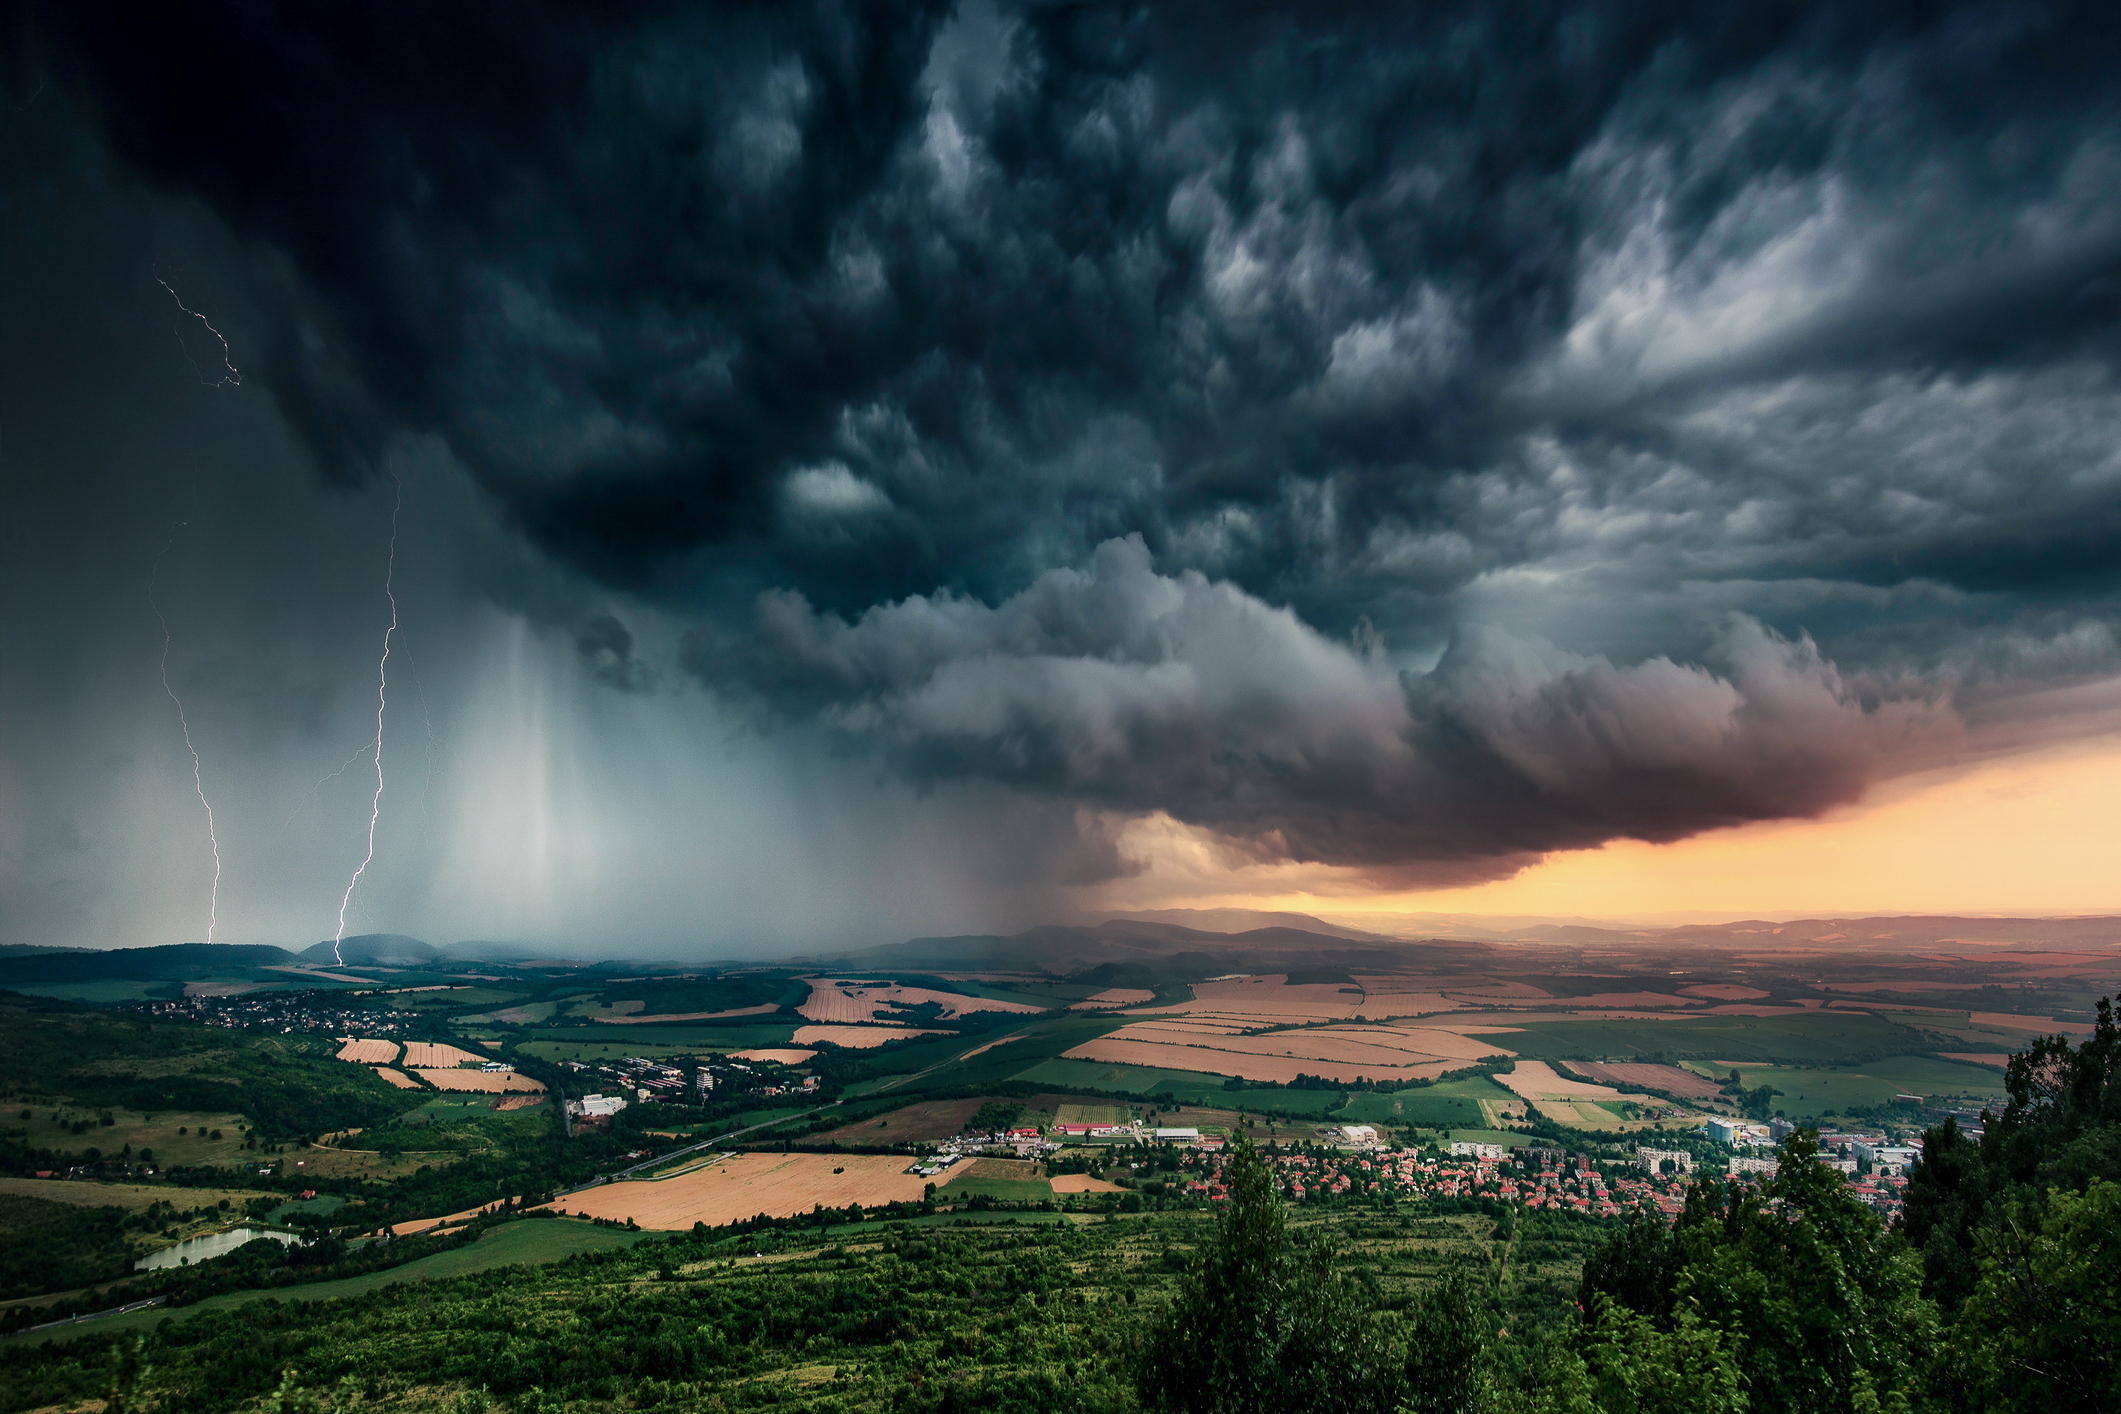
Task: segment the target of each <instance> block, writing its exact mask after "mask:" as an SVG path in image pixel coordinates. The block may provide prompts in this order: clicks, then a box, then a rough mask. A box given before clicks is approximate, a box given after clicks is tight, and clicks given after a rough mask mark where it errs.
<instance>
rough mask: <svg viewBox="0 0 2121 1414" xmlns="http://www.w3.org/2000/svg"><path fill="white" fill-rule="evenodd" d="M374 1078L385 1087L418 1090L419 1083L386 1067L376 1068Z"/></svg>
mask: <svg viewBox="0 0 2121 1414" xmlns="http://www.w3.org/2000/svg"><path fill="white" fill-rule="evenodd" d="M376 1078H377V1079H378V1080H381V1081H382V1082H383V1083H384V1084H386V1085H395V1086H397V1087H398V1088H399V1089H400V1090H417V1089H419V1088H420V1082H419V1081H417V1080H415V1079H413V1078H412V1077H411V1076H409V1075H407V1074H406V1073H405V1072H404V1071H402V1070H392V1069H391V1068H390V1067H389V1066H387V1065H379V1066H377V1067H376Z"/></svg>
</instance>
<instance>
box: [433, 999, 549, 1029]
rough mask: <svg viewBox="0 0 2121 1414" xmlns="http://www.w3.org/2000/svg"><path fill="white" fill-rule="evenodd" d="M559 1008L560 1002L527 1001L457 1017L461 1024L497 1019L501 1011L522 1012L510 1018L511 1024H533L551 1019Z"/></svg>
mask: <svg viewBox="0 0 2121 1414" xmlns="http://www.w3.org/2000/svg"><path fill="white" fill-rule="evenodd" d="M559 1009H560V1004H559V1003H558V1002H525V1003H523V1004H522V1005H521V1006H512V1007H509V1006H503V1007H495V1008H494V1009H493V1010H492V1011H487V1012H481V1013H479V1014H478V1015H476V1016H460V1017H458V1018H457V1024H458V1025H460V1026H461V1025H472V1024H479V1023H486V1022H491V1021H493V1020H495V1018H496V1016H497V1015H498V1014H499V1013H501V1012H510V1013H514V1012H520V1013H522V1015H521V1016H512V1017H511V1018H510V1024H513V1025H517V1026H532V1025H535V1024H536V1023H538V1022H540V1021H545V1020H549V1019H550V1018H551V1016H552V1014H553V1013H554V1012H556V1011H558V1010H559Z"/></svg>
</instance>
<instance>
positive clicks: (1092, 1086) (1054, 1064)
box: [1009, 1059, 1340, 1115]
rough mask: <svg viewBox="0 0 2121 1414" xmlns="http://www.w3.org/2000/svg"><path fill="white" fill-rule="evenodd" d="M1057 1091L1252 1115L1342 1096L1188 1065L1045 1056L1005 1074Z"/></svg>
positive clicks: (1320, 1104)
mask: <svg viewBox="0 0 2121 1414" xmlns="http://www.w3.org/2000/svg"><path fill="white" fill-rule="evenodd" d="M1009 1078H1010V1079H1011V1080H1013V1081H1016V1082H1018V1083H1020V1084H1026V1085H1046V1086H1051V1087H1052V1088H1053V1089H1056V1090H1089V1091H1098V1090H1103V1091H1108V1092H1111V1093H1114V1094H1121V1095H1174V1096H1176V1097H1177V1098H1178V1101H1179V1103H1181V1104H1187V1105H1208V1106H1212V1107H1215V1108H1217V1109H1226V1110H1249V1111H1251V1112H1253V1113H1255V1114H1266V1113H1270V1112H1271V1113H1274V1114H1300V1115H1323V1114H1324V1113H1325V1112H1326V1110H1327V1109H1328V1108H1329V1107H1330V1106H1332V1105H1333V1104H1335V1103H1336V1102H1337V1101H1338V1100H1339V1099H1340V1092H1339V1091H1338V1090H1226V1089H1224V1088H1223V1084H1224V1077H1222V1076H1220V1075H1206V1074H1203V1073H1201V1072H1199V1071H1192V1070H1157V1069H1154V1068H1152V1067H1150V1066H1140V1065H1129V1066H1121V1065H1113V1064H1111V1063H1110V1062H1107V1061H1078V1060H1059V1059H1055V1060H1048V1061H1041V1062H1039V1063H1038V1064H1037V1065H1035V1066H1032V1067H1031V1068H1030V1069H1029V1070H1024V1071H1019V1072H1018V1073H1017V1074H1015V1075H1012V1076H1010V1077H1009Z"/></svg>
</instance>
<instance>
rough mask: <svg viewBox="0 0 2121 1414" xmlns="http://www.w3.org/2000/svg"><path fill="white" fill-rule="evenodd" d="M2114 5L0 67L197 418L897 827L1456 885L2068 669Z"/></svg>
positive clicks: (2108, 642) (1902, 742)
mask: <svg viewBox="0 0 2121 1414" xmlns="http://www.w3.org/2000/svg"><path fill="white" fill-rule="evenodd" d="M2117 23H2121V21H2117V20H2116V19H2115V18H2114V17H2113V14H2112V12H2111V11H2109V10H2107V9H2100V8H2095V7H2082V8H2077V7H2069V6H2060V5H2057V6H2039V5H2016V4H2014V5H1994V6H1983V5H1967V6H1957V7H1949V6H1943V7H1940V6H1927V5H1924V6H1906V7H1894V6H1866V7H1854V8H1852V7H1835V6H1809V7H1808V6H1801V5H1773V6H1760V5H1729V6H1717V5H1669V6H1659V5H1639V4H1636V5H1611V6H1597V5H1582V6H1571V5H1553V6H1533V7H1507V8H1501V7H1491V6H1490V7H1483V6H1457V7H1453V6H1420V7H1415V6H1404V5H1401V6H1323V7H1321V6H1304V7H1271V6H1240V7H1233V6H1186V5H1161V6H1146V7H1127V6H1118V5H1111V6H1099V5H1079V6H1077V5H1069V6H1062V5H1051V6H1047V5H1029V6H1024V7H1011V6H999V7H997V6H988V5H979V4H966V5H962V6H958V7H955V8H952V7H949V6H945V5H928V6H915V5H904V6H895V7H893V6H854V5H846V6H842V5H834V4H829V3H814V4H806V5H757V6H723V7H713V8H703V7H685V6H674V5H654V6H634V7H626V6H603V7H595V8H590V7H583V8H580V9H576V8H572V7H564V6H554V5H532V6H524V5H510V6H498V5H485V6H445V7H439V8H435V7H390V6H369V7H361V8H358V9H354V10H341V9H330V10H313V9H301V8H296V9H292V10H288V11H285V12H268V11H264V10H259V9H256V8H254V7H248V6H217V5H205V6H196V7H191V8H189V9H185V10H181V11H179V10H167V11H158V12H154V13H152V14H150V15H146V16H143V17H131V16H128V17H127V18H126V19H125V20H124V21H123V22H120V21H119V20H117V19H115V18H108V17H106V18H98V17H97V16H96V15H95V14H93V13H91V12H90V11H89V10H87V9H86V8H85V7H52V8H50V9H48V10H47V11H46V12H45V17H44V21H43V27H42V29H41V30H40V31H38V32H37V33H38V36H39V37H38V38H37V40H36V41H35V43H36V44H39V45H44V46H48V51H49V62H50V63H51V64H52V66H53V68H54V70H55V72H58V73H60V74H62V75H64V76H65V77H67V78H69V79H71V80H74V81H77V82H78V83H80V84H81V85H83V86H84V87H85V88H86V89H87V90H88V91H90V92H92V93H93V94H95V95H96V97H97V100H98V102H99V103H100V105H101V109H102V113H103V121H104V123H105V125H106V128H107V131H108V134H109V138H110V141H111V142H112V144H113V145H114V147H115V148H116V150H117V151H118V152H119V153H120V154H121V155H122V156H123V157H124V158H125V159H126V160H127V161H129V162H131V163H132V164H134V165H135V166H136V167H137V168H138V169H139V170H140V171H142V172H143V173H144V174H146V175H147V176H148V177H149V178H150V179H151V180H153V181H156V182H158V183H161V184H164V185H166V186H168V187H171V188H174V189H177V190H180V191H182V192H186V193H192V194H196V195H198V196H200V197H202V198H203V199H204V200H206V201H207V202H208V203H210V204H211V205H212V206H213V208H214V209H215V210H217V211H218V212H219V213H221V214H222V215H223V216H224V217H225V218H226V219H227V220H228V221H229V222H231V223H232V225H233V226H234V227H235V229H236V230H237V232H238V233H239V235H241V236H243V237H245V238H247V239H250V240H252V241H255V242H257V243H258V244H259V246H260V248H261V249H262V250H263V251H265V252H266V255H264V256H262V257H261V259H260V262H259V271H260V273H259V275H258V277H257V280H258V286H259V288H258V290H257V291H255V292H254V294H253V297H252V303H253V305H255V306H256V307H257V308H258V309H260V310H263V311H268V313H265V314H261V315H260V319H261V321H263V323H264V324H265V325H266V328H265V329H264V330H263V332H262V333H261V334H260V336H259V337H260V340H261V341H262V344H263V352H262V353H261V354H260V358H261V364H260V367H259V368H258V375H259V376H260V377H261V378H262V379H263V380H264V382H265V383H266V384H267V385H268V386H269V387H270V388H271V389H272V392H273V395H274V396H275V397H276V399H277V400H278V402H279V404H280V406H281V407H282V409H283V410H284V412H285V414H286V415H287V417H288V418H289V420H290V421H291V422H292V423H293V424H294V425H295V426H296V427H297V428H299V429H300V430H301V432H302V433H303V434H304V435H305V436H306V437H307V438H308V440H309V441H310V443H311V445H312V446H313V447H314V449H315V451H316V453H317V455H318V458H319V461H320V463H321V464H322V465H323V467H324V468H325V469H326V472H327V474H329V475H331V476H334V477H339V478H345V479H359V478H362V477H365V476H369V475H372V474H373V467H374V461H375V458H376V456H377V452H378V449H379V448H380V447H381V446H382V445H383V444H384V441H385V439H386V438H387V437H388V436H389V435H390V434H391V432H392V431H393V430H396V429H412V430H419V431H426V432H432V433H436V434H439V435H440V436H441V437H443V438H445V439H446V441H447V443H448V445H449V447H450V448H451V449H452V450H453V451H454V453H455V454H456V455H457V456H458V457H459V458H460V459H462V461H463V462H464V463H465V464H466V465H467V466H469V467H470V468H471V470H472V471H473V473H474V474H475V475H476V476H477V478H478V479H479V481H480V483H481V484H482V486H483V487H484V488H485V490H486V491H487V493H488V494H489V495H490V496H491V497H493V498H494V501H495V503H496V504H497V505H498V506H500V507H501V508H502V509H503V511H504V513H505V514H506V515H507V516H508V517H509V519H510V520H511V521H512V523H513V524H514V525H515V526H516V527H517V528H518V530H519V531H520V532H521V533H522V534H523V535H524V536H525V537H526V538H527V540H528V541H529V542H530V543H532V544H533V545H535V546H536V547H537V548H538V549H539V550H540V551H541V552H542V553H544V554H546V555H549V556H550V557H552V558H553V559H555V560H557V561H560V562H562V563H564V564H566V565H568V566H571V567H573V568H574V569H576V570H578V571H581V572H584V573H586V574H587V575H589V576H591V577H593V578H596V579H599V580H601V581H603V582H604V583H605V584H607V585H610V586H612V587H614V588H617V589H621V590H625V591H629V592H632V593H634V594H637V595H640V596H642V597H644V598H647V599H652V600H656V601H658V602H660V603H661V604H662V605H663V606H665V607H666V608H668V609H671V610H673V611H675V612H677V613H680V614H684V615H688V616H691V617H693V618H695V619H698V620H702V621H704V624H703V627H702V628H701V629H700V631H699V632H698V634H697V635H696V636H695V638H694V640H693V647H692V649H691V651H690V652H689V654H688V656H687V658H686V665H687V667H688V668H689V669H691V671H692V672H693V673H694V674H695V675H696V676H697V677H698V678H699V679H700V680H702V681H704V682H706V683H708V684H709V685H710V686H711V687H713V688H714V689H715V690H716V691H718V692H721V693H725V694H728V695H730V696H742V697H749V698H751V699H753V700H757V701H761V702H766V703H770V704H773V706H774V708H775V710H777V711H781V712H796V713H799V714H803V715H810V714H822V715H823V716H824V717H826V718H827V719H828V720H829V721H830V722H831V723H832V724H833V725H834V726H836V727H837V728H838V729H839V730H840V731H842V732H843V733H846V734H848V735H850V736H851V737H852V738H854V739H857V740H859V741H862V742H867V743H873V744H875V745H877V746H878V747H879V748H880V749H882V750H883V751H885V752H886V753H887V754H888V755H889V756H890V757H891V759H893V760H894V761H896V762H897V763H898V765H899V766H900V768H901V769H903V770H905V771H906V772H908V773H909V774H911V775H912V776H914V777H915V778H917V779H938V778H945V777H977V778H982V779H989V780H995V781H1000V782H1004V783H1007V784H1009V785H1012V786H1014V787H1016V788H1019V789H1021V790H1023V791H1025V792H1029V793H1032V794H1035V795H1042V796H1054V797H1058V798H1060V799H1062V800H1073V801H1079V802H1082V803H1085V804H1088V805H1092V806H1096V807H1101V808H1109V809H1111V810H1114V811H1118V812H1122V813H1128V812H1137V813H1138V812H1146V811H1153V810H1168V811H1169V812H1170V813H1171V814H1173V815H1174V816H1176V817H1177V818H1179V819H1182V820H1185V821H1188V822H1191V823H1194V824H1197V825H1200V826H1203V827H1205V828H1209V829H1212V830H1214V831H1216V832H1218V833H1220V834H1223V835H1225V836H1228V837H1229V838H1232V839H1234V840H1238V841H1241V842H1244V844H1245V847H1247V848H1253V849H1256V850H1258V851H1260V852H1261V853H1264V854H1273V853H1276V852H1280V853H1286V854H1287V855H1289V856H1291V857H1295V858H1300V859H1308V860H1325V861H1330V862H1340V863H1350V864H1356V865H1360V866H1362V867H1364V868H1367V869H1372V870H1384V871H1391V870H1402V871H1407V872H1409V873H1410V874H1420V873H1421V872H1422V871H1423V870H1433V871H1440V872H1441V873H1442V874H1449V875H1454V876H1456V875H1464V874H1468V873H1480V872H1492V871H1493V870H1494V869H1495V868H1497V867H1503V866H1505V865H1507V864H1509V863H1511V862H1514V861H1521V860H1522V859H1523V858H1525V857H1527V856H1528V855H1531V854H1535V853H1537V852H1539V851H1543V850H1547V849H1552V848H1561V847H1570V846H1574V845H1584V844H1592V843H1596V842H1597V841H1599V840H1601V839H1605V838H1609V837H1612V836H1615V835H1632V836H1635V837H1639V838H1645V839H1670V838H1675V837H1677V836H1679V835H1682V834H1685V833H1688V832H1691V831H1694V830H1698V829H1702V828H1706V827H1708V826H1711V825H1716V824H1722V823H1730V822H1734V821H1739V820H1747V819H1759V818H1766V817H1772V816H1776V815H1784V814H1807V813H1813V812H1816V811H1818V810H1820V809H1823V808H1825V807H1826V806H1828V805H1831V804H1834V803H1836V802H1840V801H1844V800H1847V799H1850V798H1853V797H1854V796H1856V795H1857V794H1860V792H1861V791H1862V789H1863V788H1864V786H1865V785H1867V784H1868V783H1870V782H1871V781H1873V780H1875V779H1877V778H1878V777H1879V776H1880V775H1881V774H1887V773H1890V772H1892V771H1894V770H1898V769H1905V768H1906V766H1907V765H1908V764H1909V763H1911V762H1915V761H1919V760H1926V759H1928V756H1927V754H1926V753H1927V752H1929V751H1930V750H1931V749H1932V747H1933V745H1934V743H1935V742H1936V741H1937V740H1939V739H1941V735H1948V734H1949V732H1950V731H1951V730H1952V729H1953V723H1954V722H1955V721H1957V720H1958V719H1959V718H1960V717H1961V716H1966V717H1970V718H1971V719H1973V720H1975V722H1976V724H1977V725H1978V719H1979V716H1980V712H1981V711H1982V710H1983V708H1982V706H1981V703H1983V702H1987V701H1989V700H1991V698H1992V697H1993V695H1994V694H1997V693H2002V694H2005V695H2008V694H2009V693H2010V692H2013V691H2019V690H2021V689H2022V690H2031V689H2032V688H2034V687H2037V686H2038V685H2040V684H2042V683H2051V682H2056V681H2060V680H2063V679H2068V678H2080V677H2084V676H2087V675H2096V674H2099V673H2110V672H2111V671H2113V669H2114V667H2115V666H2116V665H2115V655H2114V649H2113V644H2114V641H2115V634H2114V628H2113V625H2114V619H2115V617H2116V601H2115V580H2116V568H2117V566H2121V510H2117V507H2121V453H2117V452H2116V450H2115V449H2116V447H2117V446H2121V397H2117V389H2116V387H2115V380H2114V373H2115V367H2114V365H2115V356H2116V353H2117V348H2116V329H2117V327H2121V324H2117V320H2121V96H2117V90H2116V89H2115V88H2114V86H2113V84H2112V81H2111V75H2112V73H2113V72H2114V69H2115V64H2116V61H2117V60H2121V43H2117V40H2116V25H2117ZM39 52H40V53H44V52H46V51H45V50H39ZM1128 537H1135V538H1133V539H1129V538H1128ZM1100 547H1102V548H1100ZM1085 566H1089V568H1088V569H1084V568H1083V567H1085ZM1071 576H1072V577H1071ZM496 592H497V595H499V597H502V598H503V599H504V600H505V599H508V598H509V596H510V591H507V590H506V589H505V588H504V589H498V590H497V591H496ZM761 594H762V597H758V598H757V602H756V609H755V611H754V609H753V600H754V596H760V595H761ZM1159 605H1162V606H1165V607H1161V608H1159V607H1156V606H1159ZM813 606H815V607H813ZM989 606H993V607H989ZM1173 606H1175V607H1173ZM1275 606H1287V607H1286V608H1283V607H1275ZM567 621H568V622H571V623H573V624H575V625H576V634H577V643H578V645H579V646H580V649H581V653H582V656H583V658H584V660H585V662H586V663H587V665H588V667H589V670H590V671H591V672H593V673H594V674H596V675H597V676H598V677H600V678H601V679H603V680H605V681H607V682H609V683H610V684H611V685H613V686H615V687H621V688H639V687H642V686H645V685H647V684H648V682H649V680H650V676H651V674H650V670H649V668H648V666H647V664H645V663H644V662H642V661H641V660H640V659H639V657H638V655H637V651H636V649H635V647H634V645H633V644H632V643H631V640H630V634H629V632H628V630H627V629H625V627H624V626H623V625H621V624H619V622H618V621H617V620H616V619H595V620H589V619H583V618H581V617H580V616H579V613H578V611H570V613H569V616H568V619H567ZM1808 633H1809V634H1810V635H1811V636H1807V634H1808ZM1351 636H1353V637H1357V638H1360V639H1361V640H1362V641H1363V642H1364V643H1366V644H1369V645H1371V650H1374V651H1371V650H1365V651H1360V652H1358V651H1351V650H1350V649H1348V648H1347V647H1345V646H1342V640H1344V639H1346V638H1348V637H1351ZM1550 643H1551V644H1561V645H1564V647H1561V648H1553V647H1548V646H1546V645H1548V644H1550ZM1815 643H1816V644H1817V645H1818V646H1814V645H1815ZM1822 650H1823V651H1822ZM1387 652H1396V653H1399V654H1402V655H1407V656H1410V657H1412V658H1414V659H1417V660H1419V661H1421V662H1422V663H1423V664H1424V667H1423V668H1422V669H1421V670H1418V671H1417V670H1409V671H1408V672H1407V673H1406V675H1405V676H1404V677H1403V678H1402V677H1401V676H1398V675H1395V673H1394V672H1393V671H1391V670H1390V669H1389V668H1388V667H1386V666H1384V663H1385V658H1384V656H1383V655H1384V654H1385V653H1387ZM1438 652H1441V654H1442V656H1441V659H1440V661H1439V660H1435V659H1434V655H1435V654H1436V653H1438ZM1431 661H1433V662H1434V666H1433V667H1432V668H1431V667H1427V666H1426V664H1427V663H1429V662H1431ZM1837 662H1838V663H1839V664H1840V665H1841V666H1840V667H1839V668H1837V667H1836V666H1835V663H1837ZM1970 685H1979V686H1980V687H1981V690H1982V693H1987V694H1990V695H1989V696H1982V695H1981V694H1978V693H1977V694H1973V695H1969V694H1970V693H1971V692H1972V688H1971V686H1970Z"/></svg>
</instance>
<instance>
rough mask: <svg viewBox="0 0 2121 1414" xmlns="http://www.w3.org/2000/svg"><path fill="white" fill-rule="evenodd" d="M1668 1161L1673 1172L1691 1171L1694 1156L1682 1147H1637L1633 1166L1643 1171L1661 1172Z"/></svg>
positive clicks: (1692, 1169)
mask: <svg viewBox="0 0 2121 1414" xmlns="http://www.w3.org/2000/svg"><path fill="white" fill-rule="evenodd" d="M1667 1163H1669V1164H1670V1165H1671V1166H1672V1172H1674V1173H1692V1172H1693V1171H1694V1156H1693V1155H1692V1154H1689V1153H1688V1152H1687V1151H1686V1150H1684V1149H1637V1150H1636V1151H1635V1167H1637V1168H1639V1169H1641V1170H1642V1171H1643V1172H1644V1173H1663V1172H1664V1166H1665V1165H1666V1164H1667Z"/></svg>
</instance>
